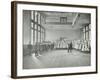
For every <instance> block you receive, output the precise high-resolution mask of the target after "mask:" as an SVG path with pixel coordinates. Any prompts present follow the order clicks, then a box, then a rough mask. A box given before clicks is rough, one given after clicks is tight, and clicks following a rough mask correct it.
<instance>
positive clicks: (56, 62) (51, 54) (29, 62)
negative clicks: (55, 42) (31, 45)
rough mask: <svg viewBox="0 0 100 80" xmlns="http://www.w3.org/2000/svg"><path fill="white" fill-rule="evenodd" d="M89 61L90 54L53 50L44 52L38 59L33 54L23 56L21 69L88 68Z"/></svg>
mask: <svg viewBox="0 0 100 80" xmlns="http://www.w3.org/2000/svg"><path fill="white" fill-rule="evenodd" d="M90 59H91V56H90V53H83V52H80V51H77V50H73V51H72V53H68V52H67V50H53V51H48V52H44V53H43V54H42V55H40V56H38V57H36V56H35V55H34V54H33V55H27V56H24V57H23V69H39V68H58V67H59V68H60V67H79V66H90V63H91V62H90Z"/></svg>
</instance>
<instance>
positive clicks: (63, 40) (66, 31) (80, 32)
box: [11, 1, 98, 78]
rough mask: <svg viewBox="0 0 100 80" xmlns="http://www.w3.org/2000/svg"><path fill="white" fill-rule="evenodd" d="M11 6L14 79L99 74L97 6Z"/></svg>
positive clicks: (36, 4) (17, 2) (15, 3)
mask: <svg viewBox="0 0 100 80" xmlns="http://www.w3.org/2000/svg"><path fill="white" fill-rule="evenodd" d="M11 6H12V9H11V10H12V12H11V13H12V18H11V20H12V21H11V22H12V26H11V29H12V30H11V32H12V33H11V34H12V35H11V36H12V38H11V40H12V41H11V44H12V53H11V67H12V68H11V73H12V74H11V75H12V78H27V77H46V76H63V75H75V74H77V75H78V74H92V73H97V44H98V43H97V6H91V5H90V6H86V5H69V4H52V3H36V2H22V1H13V2H12V5H11Z"/></svg>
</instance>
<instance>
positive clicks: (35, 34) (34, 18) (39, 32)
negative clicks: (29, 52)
mask: <svg viewBox="0 0 100 80" xmlns="http://www.w3.org/2000/svg"><path fill="white" fill-rule="evenodd" d="M41 16H42V15H41V14H40V13H39V12H37V11H31V44H35V43H36V42H42V41H44V39H45V29H44V27H43V26H42V25H41V21H42V19H41Z"/></svg>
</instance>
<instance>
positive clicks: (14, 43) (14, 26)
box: [11, 1, 98, 79]
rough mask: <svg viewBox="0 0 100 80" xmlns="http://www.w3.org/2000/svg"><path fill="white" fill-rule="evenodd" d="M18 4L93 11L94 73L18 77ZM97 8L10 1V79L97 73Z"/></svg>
mask: <svg viewBox="0 0 100 80" xmlns="http://www.w3.org/2000/svg"><path fill="white" fill-rule="evenodd" d="M18 4H23V5H42V6H52V7H54V6H55V7H72V8H88V9H95V10H96V11H95V12H96V13H95V22H96V23H95V24H96V28H95V30H96V31H95V34H96V35H95V39H96V43H95V45H96V46H95V47H96V50H95V53H96V54H95V61H96V62H95V71H90V72H76V73H66V72H64V73H58V74H56V73H55V74H43V75H33V74H32V75H27V76H18V67H17V65H18V64H17V62H18V60H17V59H18V56H17V55H18V51H17V49H18V35H17V33H18V22H17V21H18V14H17V11H18V10H17V9H18V6H17V5H18ZM97 24H98V8H97V6H90V5H73V4H56V3H40V2H25V1H12V2H11V77H12V78H15V79H17V78H32V77H50V76H65V75H80V74H94V73H97V71H98V67H97V66H98V65H97V63H98V59H97V58H98V54H97V50H98V47H97V45H98V26H97Z"/></svg>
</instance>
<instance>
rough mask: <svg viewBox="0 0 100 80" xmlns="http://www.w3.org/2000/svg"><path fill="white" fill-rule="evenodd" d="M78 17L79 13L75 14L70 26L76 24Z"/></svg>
mask: <svg viewBox="0 0 100 80" xmlns="http://www.w3.org/2000/svg"><path fill="white" fill-rule="evenodd" d="M78 16H79V13H76V15H75V17H74V18H73V22H72V26H74V24H75V23H76V20H77V18H78Z"/></svg>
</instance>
